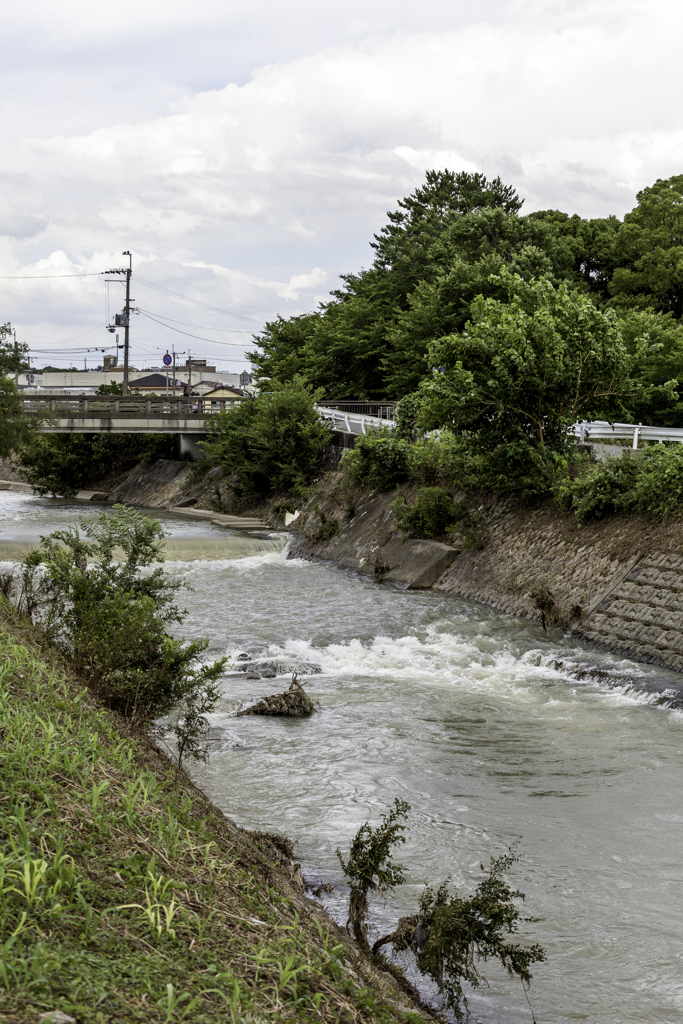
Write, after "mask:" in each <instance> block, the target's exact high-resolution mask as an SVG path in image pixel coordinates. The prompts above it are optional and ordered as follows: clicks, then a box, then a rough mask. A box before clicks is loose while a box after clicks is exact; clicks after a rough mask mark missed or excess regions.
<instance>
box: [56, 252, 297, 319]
mask: <svg viewBox="0 0 683 1024" xmlns="http://www.w3.org/2000/svg"><path fill="white" fill-rule="evenodd" d="M67 255H68V253H67ZM93 255H94V254H93ZM145 265H146V266H147V267H148V268H149V269H150V270H154V271H156V273H157V274H163V275H164V277H170V279H171V280H172V281H179V282H180V284H188V282H187V281H183V279H182V278H181V277H174V276H173V274H167V273H166V271H165V270H160V269H159V267H157V265H156V264H155V263H147V264H145ZM185 266H188V264H185ZM189 286H190V288H194V289H195V291H198V292H204V294H205V295H215V294H216V293H215V292H210V291H207V289H206V288H200V287H199V285H198V284H192V282H189ZM237 304H238V306H249V307H250V308H251V309H255V310H256V311H257V312H258V313H277V310H275V309H261V308H260V307H259V306H254V305H253V303H251V302H238V303H237Z"/></svg>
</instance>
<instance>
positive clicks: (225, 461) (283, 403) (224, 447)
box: [202, 376, 332, 497]
mask: <svg viewBox="0 0 683 1024" xmlns="http://www.w3.org/2000/svg"><path fill="white" fill-rule="evenodd" d="M271 386H272V387H273V388H274V389H275V390H273V391H272V392H271V393H264V394H261V395H259V397H258V398H255V399H251V400H249V401H247V402H240V404H239V405H237V406H235V408H234V409H231V410H230V411H229V412H225V413H222V414H221V415H220V416H216V417H214V419H215V423H214V434H213V436H212V437H211V438H210V439H209V440H208V441H205V442H203V443H202V447H203V448H204V451H205V452H206V454H207V456H208V457H209V459H211V461H213V462H215V463H216V464H217V465H220V466H222V467H223V468H224V469H225V471H226V472H227V473H229V474H230V475H232V476H234V477H235V478H236V481H237V484H238V487H239V488H241V490H242V492H243V493H244V494H246V495H248V496H252V497H253V496H256V495H266V494H270V493H271V492H273V491H289V492H292V493H296V492H297V491H300V490H301V489H302V488H303V487H304V486H305V484H306V483H307V482H308V480H309V479H310V477H311V475H312V474H313V472H314V470H315V469H316V467H317V466H318V464H319V462H320V457H321V455H322V453H323V451H324V449H325V448H326V447H327V445H328V444H329V443H330V441H331V440H332V434H331V432H330V430H329V428H328V427H327V426H326V425H325V424H323V423H322V422H321V421H320V418H319V416H318V413H317V411H316V409H315V402H316V400H317V399H318V398H319V397H320V393H319V392H315V391H313V389H311V388H309V387H307V385H306V384H305V382H304V381H303V380H302V379H301V378H300V377H298V376H296V377H295V378H294V379H293V380H292V381H290V382H287V383H284V384H277V383H274V384H272V385H271Z"/></svg>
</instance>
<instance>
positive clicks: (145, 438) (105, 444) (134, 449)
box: [13, 433, 174, 498]
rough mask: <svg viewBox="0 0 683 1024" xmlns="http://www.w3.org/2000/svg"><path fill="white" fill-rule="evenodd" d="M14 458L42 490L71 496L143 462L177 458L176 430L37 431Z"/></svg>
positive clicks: (16, 452)
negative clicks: (138, 432) (133, 432)
mask: <svg viewBox="0 0 683 1024" xmlns="http://www.w3.org/2000/svg"><path fill="white" fill-rule="evenodd" d="M14 451H15V455H14V458H13V462H14V464H15V465H16V467H17V469H18V470H19V471H20V472H21V474H22V476H23V477H24V479H25V480H26V481H27V483H30V484H33V486H34V487H35V488H36V490H37V491H38V493H39V494H51V495H57V494H58V495H60V496H61V497H63V498H70V497H72V496H73V495H74V494H76V492H77V491H80V490H87V489H89V488H91V487H94V486H95V485H98V484H99V485H101V484H102V483H103V482H104V481H106V480H114V479H116V478H117V477H119V476H121V474H122V473H125V472H126V470H128V469H132V468H133V466H135V465H137V463H138V462H141V461H144V462H150V463H151V462H155V461H156V460H157V459H172V458H173V453H174V441H173V435H172V434H37V433H36V434H33V435H32V436H31V438H30V440H28V441H26V442H25V443H23V444H19V445H18V446H16V447H15V448H14Z"/></svg>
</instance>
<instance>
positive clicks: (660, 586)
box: [292, 477, 683, 671]
mask: <svg viewBox="0 0 683 1024" xmlns="http://www.w3.org/2000/svg"><path fill="white" fill-rule="evenodd" d="M336 486H338V482H337V483H336V484H335V480H334V477H332V478H330V479H329V480H328V481H326V482H325V484H324V485H323V486H322V488H321V490H319V491H318V493H317V494H316V497H315V499H312V501H311V503H310V504H309V506H308V507H307V508H306V509H305V510H304V515H303V516H302V517H301V519H300V520H298V521H297V523H296V524H295V525H294V526H293V529H296V530H297V533H298V536H297V537H296V539H295V542H294V545H293V548H292V555H294V556H300V557H301V556H303V557H307V558H321V559H329V560H331V561H334V562H336V563H337V564H339V565H341V566H344V567H347V568H352V569H357V570H359V571H362V572H374V575H375V578H376V579H378V580H382V579H393V580H403V581H404V582H406V583H408V585H409V586H425V585H427V586H430V585H431V586H432V587H433V589H436V590H440V591H442V592H444V593H448V594H453V595H454V596H458V597H464V598H468V599H470V600H473V601H481V602H483V603H485V604H488V605H492V606H493V607H494V608H499V609H500V610H501V611H502V612H505V613H507V614H509V615H517V616H521V617H524V618H527V619H531V620H536V621H539V622H540V621H541V617H542V616H544V617H545V620H546V622H547V623H548V624H549V625H557V626H560V627H564V628H569V629H572V630H573V631H575V632H577V633H579V634H581V635H583V636H585V637H586V638H587V639H589V640H592V641H593V642H595V643H599V644H601V645H603V646H605V647H608V648H609V649H611V650H614V651H616V652H621V653H623V654H625V655H627V656H629V657H631V658H634V659H637V660H640V661H649V662H653V663H655V664H660V665H665V666H667V667H669V668H673V669H676V670H680V671H683V523H682V522H681V521H679V520H675V521H674V520H671V521H667V522H666V523H663V524H659V525H657V524H654V523H653V522H652V521H650V520H647V519H644V518H642V517H637V516H633V517H614V518H611V519H605V520H603V521H600V522H596V523H593V524H591V525H588V526H585V527H584V528H583V529H579V528H578V527H577V524H576V520H575V519H574V517H573V516H572V515H569V514H564V513H562V512H560V511H559V510H558V509H557V508H556V507H555V506H554V505H553V504H552V503H550V502H546V503H541V504H537V505H534V506H521V505H519V504H516V503H514V502H512V501H503V500H491V501H490V502H489V503H488V505H487V506H486V507H485V508H484V509H483V511H484V513H485V516H486V521H487V525H488V531H489V537H488V541H487V543H486V544H485V545H484V546H483V547H482V548H481V549H480V550H466V549H465V548H464V545H463V544H462V543H461V541H460V539H459V538H458V537H457V536H453V535H451V536H450V537H448V538H447V540H448V544H447V545H443V544H436V542H429V541H422V542H421V543H422V544H423V545H425V548H424V549H423V552H422V557H423V558H424V559H426V558H427V557H428V555H429V551H430V550H431V547H430V546H431V545H433V547H434V552H433V564H434V566H438V565H439V561H438V559H443V560H444V561H443V562H442V563H441V564H442V565H444V564H445V565H446V567H445V569H440V570H439V571H440V573H441V574H440V575H439V577H438V579H436V578H435V579H430V578H429V577H428V575H426V576H424V577H422V578H420V577H419V576H418V575H417V574H415V576H414V579H413V577H411V571H412V570H411V565H412V564H413V563H414V561H415V551H414V550H413V545H414V544H415V543H416V542H414V541H413V542H411V541H408V542H406V543H405V544H402V538H401V535H400V533H399V532H398V531H397V530H396V527H395V524H394V522H393V516H392V513H391V503H392V501H393V498H394V497H395V494H393V493H392V494H381V495H376V496H363V495H362V494H359V495H357V496H356V498H355V505H356V508H355V514H354V516H353V518H352V519H351V520H350V521H349V520H348V513H347V515H346V516H345V515H344V513H343V511H342V509H343V507H344V502H343V501H342V496H341V492H340V493H337V492H336V491H335V487H336ZM347 503H348V502H347ZM317 510H320V511H322V513H323V515H324V516H325V517H326V522H327V523H329V522H330V520H331V519H336V521H337V524H338V526H337V530H336V532H335V533H334V534H333V536H332V537H331V538H328V539H326V540H321V539H315V538H316V536H317V535H318V534H319V532H320V523H321V520H320V511H317ZM444 548H445V549H446V551H444ZM437 549H438V550H437ZM448 549H450V555H447V551H448ZM449 561H450V565H447V563H448V562H449ZM382 567H384V571H382Z"/></svg>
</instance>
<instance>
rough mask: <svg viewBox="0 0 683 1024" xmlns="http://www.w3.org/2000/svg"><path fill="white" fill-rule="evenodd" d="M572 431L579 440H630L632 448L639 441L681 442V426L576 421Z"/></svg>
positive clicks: (682, 439) (682, 437) (636, 445)
mask: <svg viewBox="0 0 683 1024" xmlns="http://www.w3.org/2000/svg"><path fill="white" fill-rule="evenodd" d="M572 432H573V433H574V435H575V436H576V437H577V438H578V439H579V441H631V442H632V446H633V447H634V448H637V447H638V443H639V442H640V441H678V442H679V443H681V442H683V427H648V426H643V424H642V423H607V422H606V421H605V420H594V421H593V422H592V423H588V422H584V423H576V424H574V427H573V430H572Z"/></svg>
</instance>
